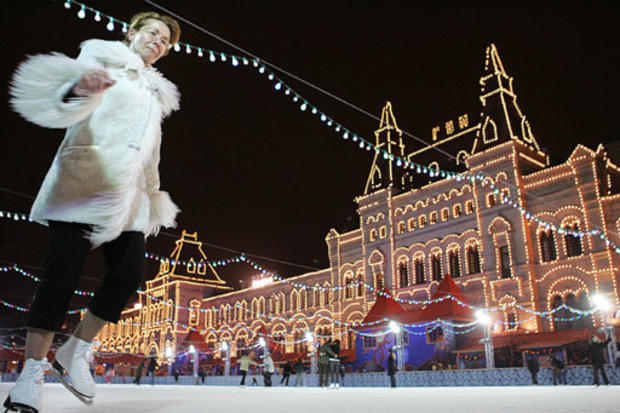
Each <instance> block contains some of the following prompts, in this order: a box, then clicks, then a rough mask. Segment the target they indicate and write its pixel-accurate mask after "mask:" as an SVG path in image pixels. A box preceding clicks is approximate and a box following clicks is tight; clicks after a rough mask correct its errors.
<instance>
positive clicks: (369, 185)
mask: <svg viewBox="0 0 620 413" xmlns="http://www.w3.org/2000/svg"><path fill="white" fill-rule="evenodd" d="M402 135H403V131H402V130H401V129H400V128H399V127H398V124H397V123H396V117H395V116H394V112H393V111H392V104H391V103H390V102H386V103H385V106H384V107H383V110H382V111H381V122H380V123H379V129H377V130H375V157H374V159H373V161H372V166H371V168H370V174H369V175H368V179H367V180H366V188H365V189H364V195H366V194H369V193H371V192H374V191H377V190H379V189H384V188H388V187H390V186H395V187H397V188H399V189H405V187H404V184H405V179H404V174H403V171H402V168H400V167H399V166H396V165H395V164H394V163H395V162H396V160H395V157H400V158H401V159H404V158H405V145H404V144H403V139H402ZM379 157H383V158H384V159H380V158H379Z"/></svg>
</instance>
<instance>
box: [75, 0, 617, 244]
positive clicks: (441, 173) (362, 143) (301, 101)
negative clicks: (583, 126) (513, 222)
mask: <svg viewBox="0 0 620 413" xmlns="http://www.w3.org/2000/svg"><path fill="white" fill-rule="evenodd" d="M72 4H75V5H77V6H78V7H79V10H78V12H77V16H78V18H80V19H84V18H86V11H89V12H91V13H93V14H94V19H95V21H97V22H99V21H101V20H102V18H103V19H105V20H107V21H108V23H107V24H106V29H107V30H109V31H114V30H115V28H117V27H120V28H121V31H122V32H123V33H126V32H127V23H126V22H124V21H122V20H120V19H117V18H115V17H113V16H111V15H108V14H105V13H102V12H101V11H99V10H96V9H94V8H92V7H89V6H87V5H85V4H83V3H80V2H77V1H74V0H67V1H65V3H64V7H65V8H66V9H71V7H72ZM115 22H116V23H118V24H117V25H115ZM173 48H174V50H175V51H176V52H180V51H181V50H185V53H186V54H192V53H195V54H196V55H197V56H198V57H199V58H202V57H205V56H207V55H208V59H209V61H210V62H211V63H216V62H222V63H224V62H226V63H227V62H230V64H231V65H232V66H233V67H239V66H248V67H249V66H251V67H254V68H256V69H258V73H259V74H261V75H262V74H267V78H268V80H270V81H271V82H272V83H273V88H274V89H275V90H276V91H278V92H280V91H283V93H284V95H286V96H289V97H292V101H293V102H294V103H296V104H298V105H299V109H300V110H301V111H302V112H306V111H308V112H309V113H311V114H313V115H316V116H317V117H318V118H319V119H320V121H321V122H323V123H324V124H325V125H326V126H327V127H330V128H333V129H334V131H335V132H336V133H339V134H341V136H342V138H343V139H344V140H348V139H349V138H351V142H353V143H355V144H356V145H357V146H358V147H359V148H360V149H365V150H367V151H371V150H374V151H375V152H376V153H378V154H379V153H381V154H382V157H383V159H384V160H389V161H395V164H396V166H398V167H401V168H404V169H408V170H411V171H415V172H416V173H418V174H425V175H428V176H429V177H430V178H434V177H441V178H447V179H457V180H458V179H459V177H462V178H470V179H472V181H473V180H479V181H482V180H484V179H485V176H484V174H483V173H481V172H479V173H477V174H473V175H470V174H467V173H457V172H453V171H446V170H442V169H439V168H429V167H427V166H425V165H421V164H418V163H415V162H412V161H409V160H408V159H406V158H401V157H399V156H396V155H394V154H390V153H388V151H387V150H385V149H380V148H379V147H377V146H376V145H375V144H373V143H372V142H370V141H368V140H366V139H364V138H363V137H361V136H360V135H359V134H357V133H355V132H353V131H351V130H350V129H348V128H346V127H345V126H344V125H342V124H341V123H339V122H337V121H335V120H334V119H333V118H331V117H330V116H329V115H327V114H326V113H325V112H324V111H322V110H321V109H319V108H318V107H317V106H315V105H313V104H311V103H310V102H309V101H308V100H307V99H305V98H304V97H303V96H302V95H301V94H299V93H298V92H296V91H295V90H294V89H293V88H292V87H291V86H289V85H288V84H287V83H286V82H285V81H284V80H283V79H282V78H280V77H278V76H277V75H276V74H275V73H274V72H273V71H270V70H268V68H267V66H266V65H264V64H263V63H261V62H260V60H259V59H258V58H247V57H243V56H237V55H232V54H228V53H224V52H219V51H215V50H211V49H207V48H203V47H199V46H194V45H191V44H189V43H183V42H178V43H176V44H175V45H174V46H173ZM490 187H491V189H493V191H494V192H495V193H496V194H497V195H499V194H500V188H498V187H497V186H496V185H495V184H494V183H493V182H491V183H490ZM505 203H506V204H507V205H510V206H512V207H513V208H517V209H518V210H519V211H520V212H521V214H522V215H524V216H526V218H527V217H530V218H531V219H533V220H534V221H535V222H537V223H538V224H540V225H543V226H544V227H545V228H547V229H550V230H552V231H556V232H558V233H559V234H571V235H573V236H579V237H583V236H592V237H599V238H600V239H601V240H603V241H604V242H605V243H606V244H607V245H608V246H609V247H611V248H612V249H613V251H615V252H616V253H618V254H620V246H618V245H616V244H615V243H614V242H613V241H611V239H610V238H609V237H608V236H607V235H606V234H605V233H604V232H603V231H601V230H599V229H592V230H588V231H577V230H573V229H570V228H562V227H557V226H556V225H555V224H552V223H549V222H546V221H544V220H542V219H540V218H539V217H536V216H535V215H534V214H531V213H530V212H528V211H527V210H526V209H525V208H523V206H521V205H520V204H519V203H518V202H516V201H512V200H507V201H506V202H505ZM528 219H529V218H528Z"/></svg>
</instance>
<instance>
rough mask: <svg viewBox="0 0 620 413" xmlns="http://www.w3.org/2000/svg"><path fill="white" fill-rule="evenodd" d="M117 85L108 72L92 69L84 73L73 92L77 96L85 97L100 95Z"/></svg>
mask: <svg viewBox="0 0 620 413" xmlns="http://www.w3.org/2000/svg"><path fill="white" fill-rule="evenodd" d="M115 83H116V81H115V80H112V79H111V78H110V75H109V74H108V72H106V71H105V70H102V69H90V70H87V71H86V72H84V74H83V75H82V77H81V78H80V81H79V82H78V83H77V85H75V86H74V87H73V89H72V90H71V92H72V93H73V94H74V95H75V96H80V97H85V96H88V95H91V94H93V93H100V92H103V91H104V90H106V89H107V88H109V87H110V86H112V85H114V84H115Z"/></svg>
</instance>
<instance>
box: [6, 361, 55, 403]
mask: <svg viewBox="0 0 620 413" xmlns="http://www.w3.org/2000/svg"><path fill="white" fill-rule="evenodd" d="M48 369H49V363H48V362H47V359H46V358H45V357H44V358H43V359H41V360H35V359H28V360H26V363H25V364H24V369H23V370H22V372H21V374H20V375H19V377H18V378H17V382H16V383H15V386H14V387H13V388H12V389H11V391H9V396H8V397H7V398H6V400H5V401H4V407H5V409H6V410H5V411H4V412H5V413H6V412H19V413H38V412H39V406H40V404H41V390H42V388H43V376H44V374H45V370H48Z"/></svg>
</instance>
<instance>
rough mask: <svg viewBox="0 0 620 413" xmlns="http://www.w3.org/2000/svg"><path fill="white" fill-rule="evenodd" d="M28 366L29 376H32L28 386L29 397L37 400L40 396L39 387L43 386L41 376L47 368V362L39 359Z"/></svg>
mask: <svg viewBox="0 0 620 413" xmlns="http://www.w3.org/2000/svg"><path fill="white" fill-rule="evenodd" d="M29 368H30V371H29V376H30V377H32V378H33V379H32V380H30V381H29V386H28V390H29V391H30V397H32V399H34V400H39V399H40V398H41V387H43V377H44V375H45V371H46V370H48V369H49V364H48V363H47V362H46V361H41V362H39V363H33V364H31V365H30V367H29Z"/></svg>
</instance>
